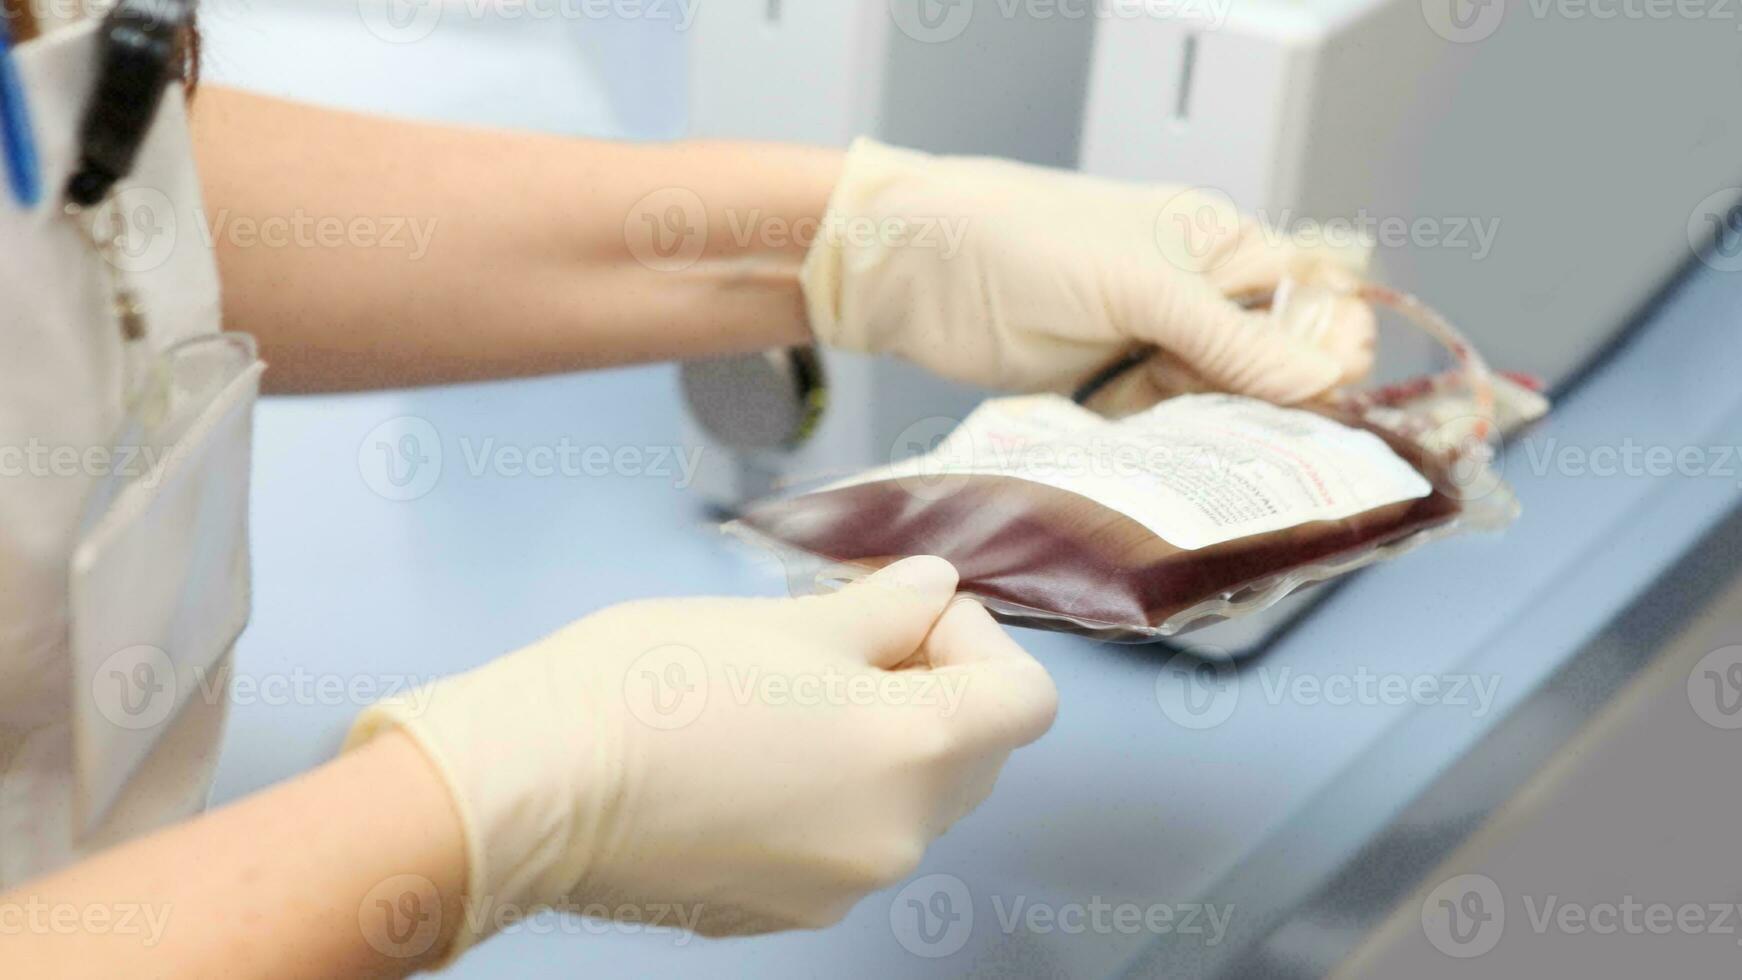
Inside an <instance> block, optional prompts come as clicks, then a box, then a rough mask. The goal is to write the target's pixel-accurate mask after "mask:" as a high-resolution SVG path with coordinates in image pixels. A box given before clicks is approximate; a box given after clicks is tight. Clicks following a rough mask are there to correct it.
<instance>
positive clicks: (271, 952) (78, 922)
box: [0, 735, 466, 980]
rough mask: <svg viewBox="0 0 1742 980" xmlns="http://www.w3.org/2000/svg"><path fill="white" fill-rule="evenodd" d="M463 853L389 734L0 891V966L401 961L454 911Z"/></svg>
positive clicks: (376, 966)
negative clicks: (0, 921) (1, 919)
mask: <svg viewBox="0 0 1742 980" xmlns="http://www.w3.org/2000/svg"><path fill="white" fill-rule="evenodd" d="M465 860H466V858H465V845H464V839H463V836H462V833H461V829H460V823H459V817H458V815H457V813H456V812H455V810H454V808H453V804H452V802H451V800H450V797H449V796H448V793H447V791H446V790H445V789H444V788H443V785H442V783H441V780H440V777H439V776H437V774H436V773H435V771H434V769H433V768H432V767H431V766H430V764H429V763H428V762H427V760H425V758H424V756H423V755H422V753H421V752H420V750H419V749H418V748H417V747H416V746H415V745H414V744H412V742H411V741H410V740H409V739H408V738H406V737H405V736H402V735H389V736H384V737H382V738H380V739H378V740H376V741H375V742H372V743H370V744H369V745H367V746H364V747H363V748H361V749H359V750H357V751H355V752H352V753H349V754H347V755H344V756H341V757H340V758H339V759H337V760H335V761H334V762H332V763H329V764H328V765H326V766H323V767H322V768H321V769H318V770H316V771H314V772H312V773H309V774H308V775H305V776H303V777H300V778H298V779H296V780H293V781H291V782H288V783H285V784H283V785H281V786H278V787H275V788H273V789H270V790H267V791H265V792H263V793H260V794H258V795H256V796H253V797H250V798H249V799H247V800H244V801H242V802H240V803H237V804H235V805H233V806H230V807H227V808H225V809H222V810H218V811H215V812H213V813H211V814H208V815H207V816H205V817H202V818H200V819H199V820H196V821H193V822H191V823H187V824H182V825H179V826H176V827H173V828H170V829H168V830H165V831H162V832H160V833H157V834H154V835H152V836H150V837H146V838H144V839H141V840H139V841H135V842H133V843H130V844H127V845H125V846H122V847H119V848H117V849H115V850H113V851H109V852H106V853H104V854H102V855H100V856H98V857H96V858H93V859H91V860H89V861H86V862H84V863H82V864H78V865H75V866H73V867H72V868H69V869H67V870H65V871H62V872H60V873H57V874H55V875H52V876H50V877H48V878H44V879H41V880H39V881H35V882H31V883H29V884H27V885H25V886H24V887H23V888H21V889H19V890H17V891H14V892H12V893H10V894H7V895H0V915H4V916H5V919H6V923H5V924H6V926H7V927H6V928H5V929H3V930H0V976H16V977H41V978H55V977H96V976H162V977H177V978H182V977H225V978H243V977H249V978H259V980H290V978H305V977H306V978H317V977H320V978H325V977H338V976H344V977H353V976H355V977H391V976H404V975H406V974H409V973H411V972H413V971H415V970H417V969H420V968H424V967H428V966H430V965H432V961H433V959H434V958H435V957H436V956H439V955H440V953H441V951H442V950H443V949H444V948H445V946H446V944H447V940H448V938H449V937H451V936H452V935H453V933H454V931H455V929H456V927H457V926H458V924H459V919H460V915H461V913H460V911H459V907H460V906H459V899H458V896H459V895H460V893H461V891H462V889H463V883H464V880H465ZM383 902H385V903H386V905H382V904H381V903H383ZM420 916H425V917H424V918H419V917H420Z"/></svg>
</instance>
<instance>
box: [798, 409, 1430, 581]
mask: <svg viewBox="0 0 1742 980" xmlns="http://www.w3.org/2000/svg"><path fill="white" fill-rule="evenodd" d="M974 475H985V476H1005V477H1012V478H1015V479H1019V480H1027V481H1030V482H1034V483H1039V484H1043V485H1046V486H1050V487H1055V488H1057V489H1060V490H1065V491H1068V492H1070V493H1074V494H1077V495H1078V496H1082V497H1086V498H1088V499H1090V500H1093V501H1095V502H1096V503H1099V504H1101V505H1102V506H1105V507H1110V508H1113V509H1114V510H1117V511H1119V512H1121V513H1123V514H1126V515H1128V516H1129V517H1131V518H1132V519H1133V520H1135V521H1137V522H1138V523H1140V524H1142V525H1143V526H1144V527H1146V528H1148V529H1149V530H1150V531H1152V532H1154V533H1155V534H1157V535H1159V536H1160V537H1161V538H1162V539H1164V540H1166V541H1167V542H1168V543H1169V544H1172V545H1173V546H1175V547H1177V548H1180V549H1182V550H1186V551H1192V550H1196V549H1198V548H1205V547H1208V546H1210V545H1214V544H1220V543H1221V542H1224V541H1231V540H1234V539H1236V538H1243V537H1247V536H1250V535H1254V534H1264V533H1267V532H1271V531H1278V530H1282V529H1283V528H1288V527H1294V526H1296V525H1299V524H1305V523H1308V522H1311V521H1324V520H1338V519H1341V518H1345V517H1351V516H1354V515H1356V514H1360V513H1363V512H1365V511H1369V510H1373V509H1375V508H1378V507H1384V506H1386V505H1388V504H1395V503H1399V502H1402V501H1405V500H1416V499H1420V498H1422V497H1426V496H1427V495H1428V494H1430V493H1431V492H1432V491H1433V487H1432V486H1431V485H1430V484H1429V483H1428V481H1427V480H1426V479H1425V478H1423V476H1422V475H1421V474H1420V473H1419V472H1417V470H1416V469H1415V467H1413V466H1411V465H1410V464H1409V463H1407V462H1405V461H1404V460H1403V459H1402V458H1401V457H1399V456H1398V455H1397V453H1395V452H1393V451H1392V449H1391V447H1390V446H1387V445H1386V444H1385V442H1384V441H1383V440H1381V439H1380V438H1379V437H1378V436H1375V435H1373V434H1372V433H1370V432H1364V431H1362V430H1360V429H1353V428H1350V427H1348V426H1345V425H1341V424H1339V423H1337V422H1335V421H1333V420H1331V419H1328V418H1325V417H1323V416H1320V415H1316V414H1314V413H1312V412H1306V411H1301V410H1298V409H1289V408H1279V407H1277V406H1275V405H1271V404H1269V403H1267V402H1262V401H1257V400H1255V399H1251V398H1242V397H1240V396H1237V395H1187V396H1182V397H1179V398H1172V399H1169V400H1167V401H1164V402H1162V403H1161V404H1159V405H1156V406H1155V407H1154V408H1151V409H1149V410H1147V411H1144V412H1140V413H1138V414H1137V415H1133V416H1129V417H1127V418H1124V419H1119V420H1116V421H1113V420H1108V419H1104V418H1102V417H1101V416H1099V415H1096V414H1095V413H1093V412H1091V411H1089V410H1088V409H1085V408H1083V407H1081V406H1079V405H1077V404H1075V403H1074V402H1072V401H1070V400H1069V399H1066V398H1063V397H1060V396H1058V395H1032V396H1027V397H1020V398H1002V399H995V400H992V401H988V402H986V403H985V404H983V405H981V406H980V407H979V408H978V409H976V410H975V411H974V413H973V414H971V415H969V416H968V418H967V419H966V420H965V421H964V422H963V423H962V424H961V425H960V426H958V427H957V428H956V430H955V431H954V432H952V433H950V435H949V436H948V437H946V438H945V439H944V440H943V441H942V442H940V443H939V444H938V446H937V448H935V449H934V450H932V451H931V452H929V453H926V454H924V455H922V456H918V457H915V458H913V459H908V460H903V461H901V462H898V463H895V464H893V465H890V466H887V467H883V468H880V469H876V470H873V471H871V472H868V473H864V474H860V475H859V476H856V477H854V478H852V479H850V480H846V481H843V482H841V483H838V484H835V486H834V487H833V488H831V489H834V488H839V487H847V486H854V485H857V484H863V483H871V482H875V481H879V480H896V481H899V482H900V483H901V484H902V485H903V486H904V487H906V488H908V489H909V491H910V492H912V493H914V494H915V495H917V496H922V497H926V498H929V499H937V498H939V497H940V496H947V495H948V494H950V493H951V492H953V491H954V489H956V488H959V487H960V486H961V485H962V482H963V481H964V479H965V478H966V477H968V476H974Z"/></svg>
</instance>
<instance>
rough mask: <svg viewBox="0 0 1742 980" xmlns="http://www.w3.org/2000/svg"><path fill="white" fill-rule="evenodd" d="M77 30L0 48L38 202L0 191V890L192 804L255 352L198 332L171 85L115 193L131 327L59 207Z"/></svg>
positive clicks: (194, 229) (207, 320)
mask: <svg viewBox="0 0 1742 980" xmlns="http://www.w3.org/2000/svg"><path fill="white" fill-rule="evenodd" d="M95 27H96V24H95V23H94V22H89V21H87V22H84V23H80V24H77V25H74V26H67V27H62V28H60V29H58V30H56V31H54V32H53V33H49V34H47V35H46V36H44V37H42V38H40V39H38V40H36V41H34V42H31V43H28V44H25V45H21V46H20V47H19V48H17V49H16V51H15V52H14V54H15V57H16V59H17V61H18V64H19V68H20V71H21V74H22V78H23V82H24V85H25V88H26V90H27V95H28V101H29V106H30V110H31V113H32V118H33V123H34V130H35V133H36V138H37V141H38V143H39V148H40V155H41V169H42V173H43V191H44V194H43V197H44V199H43V202H42V204H41V205H39V206H38V207H37V208H36V209H34V210H31V211H27V210H25V209H23V208H22V207H21V206H19V205H17V204H16V203H14V202H12V201H10V199H9V198H5V197H0V290H3V298H0V887H10V886H13V885H16V884H17V883H19V882H20V881H22V880H23V879H25V878H28V877H31V876H33V875H36V874H40V873H42V872H44V871H48V870H51V869H53V868H56V867H58V866H61V865H63V864H65V863H67V862H69V861H72V860H74V859H76V858H78V857H79V856H81V855H83V854H87V853H90V852H92V851H95V850H98V849H101V848H103V847H106V846H109V845H112V844H114V843H116V842H119V841H121V840H124V839H127V838H129V837H132V836H135V835H138V834H140V833H143V832H145V831H148V830H151V829H153V828H156V827H159V826H162V825H164V824H167V823H171V822H174V821H177V820H180V819H183V818H185V817H187V816H189V815H191V814H193V813H195V812H197V811H198V810H199V809H201V808H202V807H203V806H204V804H205V801H206V795H207V791H208V788H209V785H210V780H211V774H212V769H213V767H214V765H215V764H216V761H217V742H218V738H219V735H220V732H221V729H222V727H223V723H224V716H225V701H226V699H227V696H228V687H227V683H228V667H229V657H230V651H231V648H232V646H233V644H234V642H235V640H236V637H237V635H238V634H239V633H240V632H241V630H242V627H243V625H244V624H245V622H246V620H247V616H248V607H249V581H248V554H247V484H248V468H249V449H250V442H251V438H252V436H251V425H252V423H251V415H252V408H253V403H254V400H255V398H256V395H257V392H258V386H259V375H260V371H261V368H262V366H261V365H260V363H259V362H258V361H257V360H256V359H255V357H254V349H253V344H252V341H250V340H249V339H248V338H246V337H242V336H239V335H234V334H228V335H220V334H219V333H218V331H219V304H218V280H217V271H216V268H215V265H214V262H213V257H212V254H211V249H210V247H209V245H208V241H207V238H208V236H207V234H206V232H205V230H204V225H203V217H202V215H201V213H200V208H201V205H200V196H199V184H198V181H197V179H196V176H195V173H194V166H193V157H192V148H191V145H190V142H189V136H188V131H187V113H186V109H185V105H184V100H183V96H182V93H181V91H180V89H179V87H175V86H172V89H171V91H170V92H169V94H168V95H167V96H166V98H165V100H164V103H163V106H162V109H161V111H160V112H159V114H158V116H157V119H156V121H155V123H154V126H153V128H152V130H151V133H150V135H149V137H148V139H147V141H146V143H145V146H144V149H143V151H142V153H141V155H140V157H139V159H138V162H137V165H136V167H135V169H134V172H133V174H132V175H131V177H130V178H129V179H127V180H126V181H124V182H123V183H122V184H121V185H120V187H119V188H118V189H117V191H118V196H117V198H116V201H117V205H118V207H119V212H118V213H120V214H122V215H123V216H124V219H123V220H124V221H125V223H126V227H127V231H126V233H125V234H124V235H123V237H122V239H121V241H120V243H119V248H118V249H117V251H116V252H115V253H114V256H113V258H112V259H110V260H108V261H107V265H108V266H110V267H113V270H114V274H115V275H117V276H119V277H121V279H122V281H125V282H126V283H128V284H130V285H131V286H132V288H133V289H134V290H135V292H136V294H137V295H138V297H139V299H140V300H141V301H142V305H143V308H144V310H145V314H146V319H147V323H148V332H147V335H146V338H145V339H144V340H143V341H136V342H133V344H132V345H131V346H130V345H129V343H128V342H127V341H124V340H123V338H122V333H121V329H120V326H119V320H118V317H117V314H116V311H115V309H114V305H113V303H112V301H111V295H112V294H111V288H110V286H109V276H108V274H106V271H105V259H103V258H101V257H99V256H98V255H97V254H96V253H95V252H94V251H93V250H92V248H91V247H90V245H89V244H88V243H87V241H86V240H85V238H84V237H83V236H82V234H81V232H80V231H79V225H78V223H77V222H78V220H81V219H75V218H74V217H70V216H68V215H66V214H64V213H62V208H61V195H60V189H61V188H63V187H64V186H65V183H66V180H67V178H68V176H69V175H70V174H71V172H72V170H73V169H74V165H75V162H76V144H77V131H78V126H79V121H80V118H81V115H82V113H83V108H84V102H85V100H86V98H87V95H88V91H89V89H90V87H91V85H92V82H93V80H94V78H95V76H96V61H95V55H96V51H97V46H96V44H95V43H94V30H95ZM111 213H112V214H113V213H117V212H111ZM82 220H89V218H88V217H87V218H85V219H82ZM153 365H155V366H153ZM153 379H156V380H155V381H154V380H153ZM141 391H150V392H155V395H153V396H150V397H140V396H138V393H139V392H141Z"/></svg>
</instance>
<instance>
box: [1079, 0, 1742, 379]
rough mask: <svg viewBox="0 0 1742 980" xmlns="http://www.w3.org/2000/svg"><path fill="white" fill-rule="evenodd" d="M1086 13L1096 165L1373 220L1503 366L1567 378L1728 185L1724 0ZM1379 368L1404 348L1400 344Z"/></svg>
mask: <svg viewBox="0 0 1742 980" xmlns="http://www.w3.org/2000/svg"><path fill="white" fill-rule="evenodd" d="M1143 6H1144V5H1141V4H1129V5H1123V7H1121V5H1112V6H1111V7H1110V8H1109V9H1115V10H1116V9H1124V10H1126V11H1128V12H1131V13H1132V14H1133V15H1128V16H1118V15H1113V16H1108V17H1105V18H1103V19H1101V21H1100V23H1099V25H1098V31H1097V36H1096V39H1095V46H1094V57H1093V67H1092V70H1091V72H1090V83H1089V90H1088V97H1087V100H1086V105H1085V110H1084V118H1083V127H1082V141H1081V166H1082V168H1083V169H1084V170H1085V171H1088V172H1090V173H1097V174H1103V175H1107V176H1112V177H1121V178H1127V179H1134V180H1164V179H1165V180H1169V181H1178V182H1181V183H1187V184H1193V185H1197V186H1200V187H1202V188H1205V189H1206V190H1208V191H1211V192H1215V193H1220V194H1222V195H1225V196H1226V197H1227V198H1229V199H1231V201H1232V202H1233V203H1235V204H1237V205H1239V206H1240V207H1241V208H1243V209H1245V210H1247V211H1248V212H1251V213H1254V214H1256V215H1257V216H1258V217H1259V218H1260V219H1262V220H1266V221H1267V222H1269V223H1270V224H1273V225H1276V226H1279V227H1281V228H1283V229H1284V230H1294V231H1302V230H1306V231H1312V232H1315V233H1318V234H1321V235H1323V236H1325V237H1327V238H1333V239H1335V238H1344V239H1347V238H1351V237H1354V236H1358V235H1366V236H1368V237H1370V238H1372V239H1373V240H1374V241H1375V244H1376V245H1377V249H1376V251H1375V255H1374V261H1375V265H1374V275H1375V276H1376V277H1378V278H1380V279H1382V280H1383V281H1385V282H1387V283H1390V284H1392V285H1395V286H1397V287H1399V288H1401V289H1405V290H1408V291H1409V292H1412V293H1414V294H1416V295H1419V296H1425V297H1431V298H1432V299H1433V300H1434V301H1435V302H1436V303H1437V304H1440V305H1442V306H1443V308H1444V310H1445V312H1446V313H1447V314H1448V315H1449V316H1451V317H1452V319H1453V320H1455V321H1456V322H1457V323H1459V324H1460V325H1462V326H1463V327H1464V328H1465V330H1466V331H1467V332H1469V334H1470V336H1471V337H1472V339H1474V340H1475V341H1476V342H1477V343H1479V344H1480V345H1481V346H1482V349H1483V350H1484V351H1485V352H1486V353H1487V354H1488V355H1489V356H1490V357H1492V358H1494V360H1495V362H1496V363H1498V364H1503V365H1506V366H1508V367H1512V368H1517V369H1519V370H1524V371H1529V372H1531V373H1533V374H1536V375H1540V376H1542V377H1544V378H1546V379H1547V380H1548V381H1549V382H1550V383H1551V384H1558V383H1559V382H1561V381H1563V380H1565V379H1566V378H1568V376H1569V375H1570V374H1572V373H1573V372H1574V371H1576V370H1578V369H1579V368H1581V367H1583V366H1584V365H1586V364H1587V363H1588V362H1589V361H1590V360H1591V358H1592V357H1593V356H1594V355H1595V354H1596V353H1597V352H1598V351H1599V350H1600V349H1602V348H1603V347H1604V346H1605V345H1606V344H1607V343H1609V341H1610V340H1611V339H1612V338H1613V337H1614V336H1615V335H1616V332H1617V331H1618V330H1620V329H1621V328H1622V327H1623V326H1624V325H1625V324H1626V323H1627V322H1628V321H1629V320H1630V319H1631V318H1632V317H1633V316H1634V314H1635V313H1636V312H1637V311H1639V310H1640V309H1641V308H1643V307H1644V306H1645V305H1646V304H1647V303H1648V302H1649V301H1650V300H1651V298H1652V297H1653V295H1654V294H1655V293H1656V292H1657V291H1658V290H1659V289H1661V288H1662V287H1663V286H1664V285H1665V284H1666V283H1667V282H1668V281H1669V279H1670V278H1671V276H1672V275H1674V274H1675V272H1676V271H1677V270H1678V269H1680V268H1682V267H1683V266H1684V265H1686V264H1687V263H1689V262H1690V261H1692V260H1693V259H1694V257H1695V255H1696V253H1697V252H1698V251H1699V250H1700V249H1701V248H1702V247H1703V246H1705V245H1706V244H1708V243H1709V242H1710V240H1711V239H1712V237H1713V233H1714V231H1715V230H1716V229H1717V228H1718V227H1719V226H1720V225H1721V224H1722V221H1721V219H1722V217H1723V215H1724V214H1725V211H1726V209H1727V208H1728V207H1729V206H1730V205H1731V204H1732V203H1734V202H1736V201H1737V200H1738V199H1739V198H1742V181H1739V178H1742V173H1739V172H1738V169H1737V168H1738V163H1737V161H1738V160H1742V126H1739V125H1737V123H1736V112H1735V99H1734V94H1735V90H1736V79H1735V68H1734V63H1735V56H1736V42H1735V38H1736V35H1735V32H1734V31H1733V30H1731V29H1730V27H1731V26H1734V25H1732V24H1729V23H1728V21H1730V20H1731V19H1732V16H1731V15H1730V14H1729V13H1728V12H1727V11H1721V10H1720V9H1719V7H1718V6H1702V7H1700V8H1699V9H1697V10H1692V11H1689V10H1687V9H1685V8H1674V9H1671V8H1668V7H1665V8H1662V9H1661V10H1659V9H1658V8H1651V9H1647V8H1646V6H1644V5H1642V6H1635V5H1631V4H1589V5H1585V4H1547V5H1545V4H1528V5H1527V4H1508V3H1498V2H1496V3H1486V4H1471V3H1463V2H1461V0H1311V2H1304V3H1303V2H1297V0H1255V2H1252V3H1241V4H1233V5H1225V4H1224V5H1217V4H1192V3H1186V4H1183V5H1182V4H1169V5H1167V6H1168V7H1169V8H1170V9H1174V10H1178V11H1183V15H1181V16H1171V17H1169V16H1158V15H1153V14H1148V13H1145V12H1143V11H1142V9H1141V8H1142V7H1143ZM1392 354H1393V358H1394V360H1393V362H1392V363H1391V364H1385V363H1382V364H1381V373H1382V374H1393V376H1395V375H1394V372H1395V371H1397V370H1399V369H1401V368H1405V367H1406V366H1407V365H1405V364H1403V363H1402V362H1404V361H1406V360H1407V359H1408V357H1409V356H1410V355H1411V354H1412V352H1411V351H1409V350H1407V349H1404V348H1401V347H1399V348H1394V350H1393V352H1392Z"/></svg>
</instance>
